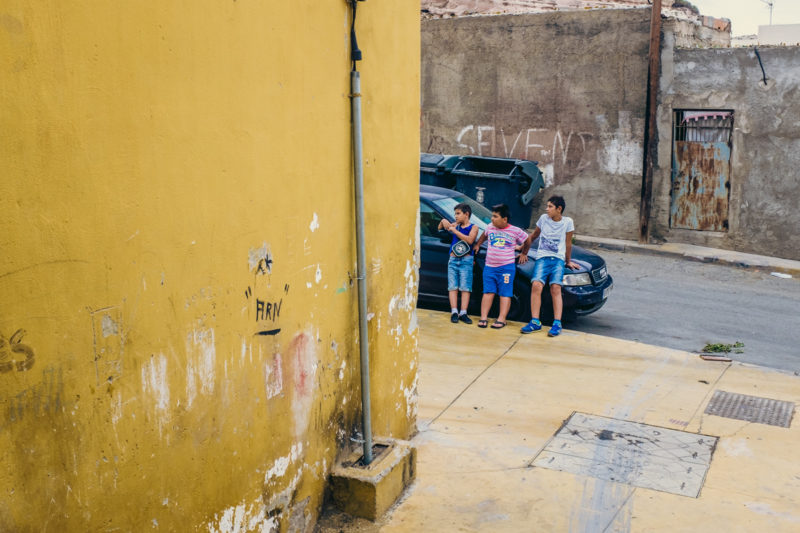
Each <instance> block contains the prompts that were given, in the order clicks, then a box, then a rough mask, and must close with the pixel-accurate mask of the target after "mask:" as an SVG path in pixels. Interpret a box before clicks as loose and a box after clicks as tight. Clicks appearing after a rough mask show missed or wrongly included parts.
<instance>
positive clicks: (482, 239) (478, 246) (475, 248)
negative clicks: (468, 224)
mask: <svg viewBox="0 0 800 533" xmlns="http://www.w3.org/2000/svg"><path fill="white" fill-rule="evenodd" d="M476 231H477V230H476ZM470 233H471V232H470ZM486 239H487V237H486V232H485V231H484V232H483V235H481V236H480V237H479V238H478V240H477V241H476V242H475V246H473V247H472V251H473V252H475V253H476V254H477V253H478V252H480V251H481V244H483V243H484V242H486Z"/></svg>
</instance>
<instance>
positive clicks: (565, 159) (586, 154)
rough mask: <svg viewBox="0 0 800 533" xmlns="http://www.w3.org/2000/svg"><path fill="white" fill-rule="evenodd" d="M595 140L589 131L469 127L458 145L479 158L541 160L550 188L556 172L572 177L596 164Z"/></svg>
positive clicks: (471, 125) (472, 125)
mask: <svg viewBox="0 0 800 533" xmlns="http://www.w3.org/2000/svg"><path fill="white" fill-rule="evenodd" d="M594 139H595V134H594V133H592V132H588V131H564V130H562V129H561V128H556V129H548V128H522V129H519V130H515V131H513V132H511V133H506V132H505V131H504V130H503V128H495V127H494V126H489V125H482V124H470V125H467V126H464V127H463V128H461V130H460V131H459V132H458V134H457V135H456V138H455V142H456V145H457V146H458V147H459V148H460V149H461V150H465V151H468V152H469V153H470V154H474V155H478V156H493V157H508V158H517V159H528V160H532V161H539V163H540V164H541V167H542V171H543V173H544V175H545V184H546V185H548V186H549V185H552V184H553V179H554V176H555V173H556V172H558V173H559V174H566V175H572V174H574V173H576V172H579V171H581V170H583V169H585V168H588V167H589V166H590V165H591V164H592V162H594V161H596V159H597V157H596V153H597V147H596V146H595V143H593V142H592V141H593V140H594Z"/></svg>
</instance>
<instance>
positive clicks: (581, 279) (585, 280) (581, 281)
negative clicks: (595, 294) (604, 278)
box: [561, 272, 592, 287]
mask: <svg viewBox="0 0 800 533" xmlns="http://www.w3.org/2000/svg"><path fill="white" fill-rule="evenodd" d="M561 284H562V285H566V286H568V287H576V286H578V285H591V284H592V278H590V277H589V273H588V272H581V273H580V274H564V279H563V280H561Z"/></svg>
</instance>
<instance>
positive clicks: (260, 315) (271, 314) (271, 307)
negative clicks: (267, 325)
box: [256, 299, 283, 322]
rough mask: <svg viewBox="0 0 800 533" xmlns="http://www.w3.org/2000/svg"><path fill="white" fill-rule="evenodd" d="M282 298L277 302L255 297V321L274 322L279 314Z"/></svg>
mask: <svg viewBox="0 0 800 533" xmlns="http://www.w3.org/2000/svg"><path fill="white" fill-rule="evenodd" d="M282 304H283V299H281V300H279V301H277V302H265V301H263V300H259V299H256V321H258V320H272V321H273V322H275V321H276V320H278V317H279V316H280V315H281V305H282Z"/></svg>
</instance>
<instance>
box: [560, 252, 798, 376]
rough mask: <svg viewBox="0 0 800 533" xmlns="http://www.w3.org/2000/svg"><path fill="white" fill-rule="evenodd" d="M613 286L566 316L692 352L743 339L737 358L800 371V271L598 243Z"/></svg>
mask: <svg viewBox="0 0 800 533" xmlns="http://www.w3.org/2000/svg"><path fill="white" fill-rule="evenodd" d="M596 252H597V253H599V254H600V255H601V256H603V258H605V260H606V261H607V263H608V270H609V273H610V274H611V275H612V276H613V278H614V290H613V293H612V294H611V297H610V298H609V301H608V302H607V303H606V305H605V306H604V307H603V308H602V309H600V310H599V311H598V312H596V313H594V314H592V315H589V316H587V317H582V318H579V319H577V320H575V321H571V322H569V323H567V324H565V327H567V328H571V329H574V330H577V331H583V332H586V333H595V334H599V335H607V336H610V337H615V338H619V339H626V340H635V341H639V342H643V343H646V344H652V345H656V346H664V347H668V348H675V349H679V350H685V351H690V352H695V351H696V352H699V351H701V350H702V349H703V347H704V346H705V345H706V344H707V343H721V344H734V343H736V342H737V341H738V342H741V343H743V344H744V347H743V348H742V349H741V351H742V353H734V352H731V353H730V354H728V355H729V357H731V359H733V360H735V361H742V362H745V363H752V364H757V365H762V366H766V367H770V368H775V369H781V370H786V371H791V372H794V373H796V374H800V309H798V307H800V279H796V278H792V279H782V278H779V277H776V276H773V275H771V274H770V272H768V271H766V272H765V271H759V270H753V269H742V268H736V267H730V266H724V265H719V264H708V263H699V262H694V261H687V260H684V259H673V258H668V257H663V256H656V255H642V254H637V253H625V252H616V251H610V250H596Z"/></svg>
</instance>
